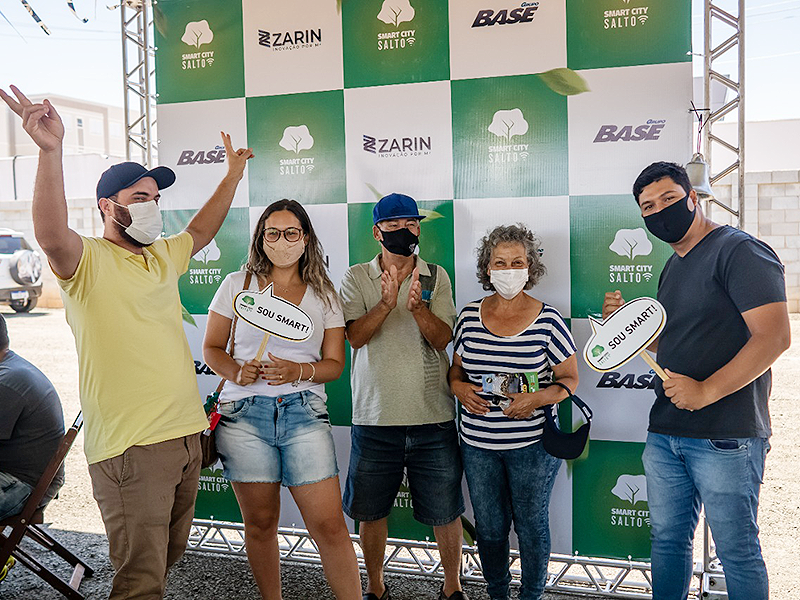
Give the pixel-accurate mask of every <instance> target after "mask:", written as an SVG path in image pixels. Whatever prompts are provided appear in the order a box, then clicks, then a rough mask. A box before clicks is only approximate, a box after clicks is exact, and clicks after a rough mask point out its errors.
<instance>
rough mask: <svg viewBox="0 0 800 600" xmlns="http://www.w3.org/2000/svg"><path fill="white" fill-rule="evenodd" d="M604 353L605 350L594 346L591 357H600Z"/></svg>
mask: <svg viewBox="0 0 800 600" xmlns="http://www.w3.org/2000/svg"><path fill="white" fill-rule="evenodd" d="M605 351H606V349H605V348H603V347H602V346H595V347H594V348H592V356H600V355H601V354H602V353H603V352H605Z"/></svg>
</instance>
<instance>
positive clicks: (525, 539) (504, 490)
mask: <svg viewBox="0 0 800 600" xmlns="http://www.w3.org/2000/svg"><path fill="white" fill-rule="evenodd" d="M461 455H462V457H463V460H464V472H465V473H466V475H467V485H468V486H469V497H470V500H471V501H472V508H473V510H474V512H475V529H476V530H477V533H478V554H479V555H480V557H481V567H482V570H483V578H484V579H485V580H486V584H487V591H488V592H489V597H490V598H492V600H506V599H507V598H508V588H509V584H510V583H511V572H510V571H509V569H508V561H509V541H508V535H509V533H510V532H511V521H512V520H513V521H514V530H515V531H516V532H517V538H518V539H519V555H520V562H521V564H522V587H521V588H520V594H519V597H520V600H539V599H540V598H541V597H542V593H543V592H544V586H545V584H546V583H547V563H548V561H549V559H550V495H551V493H552V491H553V484H554V483H555V479H556V473H558V468H559V466H560V465H561V461H560V460H559V459H557V458H555V457H553V456H550V455H549V454H548V453H547V452H545V450H544V447H543V446H542V444H541V442H538V443H534V444H530V445H528V446H525V447H523V448H517V449H515V450H484V449H483V448H477V447H475V446H471V445H469V444H467V443H465V442H464V441H463V440H462V443H461Z"/></svg>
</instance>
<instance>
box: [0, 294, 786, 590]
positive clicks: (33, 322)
mask: <svg viewBox="0 0 800 600" xmlns="http://www.w3.org/2000/svg"><path fill="white" fill-rule="evenodd" d="M0 311H2V312H3V315H4V316H5V317H6V320H7V322H8V329H9V336H10V338H11V348H12V349H13V350H15V351H16V352H18V353H19V354H20V355H22V356H23V357H25V358H26V359H28V360H29V361H31V362H33V363H34V364H36V365H37V366H38V367H39V368H40V369H41V370H42V371H43V372H44V373H45V374H46V375H47V376H48V377H49V378H50V380H51V381H52V382H53V384H54V385H55V387H56V389H57V390H58V392H59V394H60V396H61V400H62V403H63V405H64V414H65V421H67V422H68V423H71V422H72V420H73V419H74V417H75V415H76V414H77V413H78V410H79V401H78V391H77V390H78V372H77V358H76V355H75V345H74V340H73V338H72V334H71V332H70V330H69V327H68V326H67V324H66V321H65V320H64V311H63V310H46V309H41V310H36V311H34V312H33V313H31V314H27V315H17V314H14V313H12V312H10V310H9V309H8V308H7V307H3V308H2V309H0ZM792 333H793V339H794V340H795V343H794V344H793V345H792V347H791V348H790V349H789V350H788V351H787V352H786V353H785V354H784V355H783V356H782V357H781V358H780V359H779V360H778V362H777V363H776V365H775V366H774V368H773V372H774V388H773V393H772V399H771V413H772V422H773V429H774V435H773V437H772V439H771V443H772V450H771V452H770V454H769V457H768V459H767V469H766V471H767V472H766V475H765V483H764V487H763V488H762V492H761V510H760V517H759V523H760V525H761V543H762V546H763V548H764V556H765V558H766V561H767V568H768V569H769V572H770V581H771V589H772V593H771V598H772V599H773V600H795V599H796V598H798V597H800V569H798V561H797V540H798V539H800V470H798V468H797V465H798V464H800V402H798V400H800V315H792ZM66 470H67V483H66V484H65V486H64V487H63V488H62V490H61V494H60V498H59V500H57V501H55V502H53V503H52V504H51V505H50V507H49V508H48V510H47V515H46V517H47V520H48V522H50V523H51V524H52V525H51V527H50V531H51V533H52V534H53V536H54V537H56V538H57V539H59V540H61V541H62V542H63V543H64V544H65V545H66V546H67V547H68V548H70V549H72V550H73V551H75V552H76V553H77V554H79V555H80V556H82V557H83V558H84V559H86V560H87V561H88V562H89V563H90V564H92V565H93V566H94V568H95V571H96V572H95V575H94V576H93V577H91V578H89V579H86V580H84V582H83V584H82V585H81V591H82V592H83V593H84V594H85V595H86V598H89V599H92V600H100V599H102V598H107V597H108V591H109V590H110V583H111V577H112V574H113V571H112V569H111V565H110V564H109V562H108V555H107V553H108V546H107V543H106V540H105V535H104V530H103V523H102V521H101V519H100V514H99V511H98V510H97V505H96V504H95V502H94V499H93V498H92V492H91V484H90V482H89V477H88V472H87V469H86V459H85V458H84V455H83V436H82V435H79V436H78V439H77V440H76V442H75V446H74V447H73V449H72V451H71V452H70V454H69V455H68V456H67V461H66ZM696 546H699V544H696ZM697 550H699V548H696V554H698V552H697ZM282 576H283V589H284V597H285V598H286V600H306V599H310V598H333V596H332V594H331V593H330V591H329V590H328V588H327V585H326V584H325V579H324V577H323V575H322V570H321V569H320V568H319V567H316V566H307V565H297V564H284V565H283V567H282ZM387 580H388V582H389V586H390V587H391V589H392V596H393V598H396V599H397V600H416V599H421V598H435V597H436V593H437V590H438V587H439V585H440V583H439V582H438V581H436V580H426V579H421V578H418V577H412V576H398V575H389V576H387ZM466 589H467V592H468V593H469V595H470V597H471V598H473V600H484V599H486V598H487V596H486V594H485V591H484V589H485V588H484V586H481V585H471V584H470V585H468V586H467V587H466ZM549 597H550V598H553V599H555V598H559V599H568V598H570V597H569V596H566V595H562V594H558V595H551V596H549ZM0 598H9V599H11V598H14V599H20V600H28V599H36V600H50V599H53V600H55V599H58V598H62V596H60V595H59V594H58V593H56V592H55V591H54V590H52V589H51V588H50V587H49V586H48V585H47V584H45V583H44V582H43V581H42V580H41V579H39V578H38V577H36V576H34V575H33V574H32V573H30V572H29V571H28V570H27V569H25V568H24V567H22V566H20V565H18V566H17V567H15V568H14V569H13V570H12V571H11V573H10V574H9V576H8V579H7V580H6V581H4V582H3V583H2V584H0ZM165 598H168V599H171V600H177V599H187V598H202V599H206V598H207V599H211V598H229V599H232V600H234V599H235V600H240V599H241V600H250V599H252V600H257V599H258V598H259V595H258V591H257V588H256V586H255V582H254V581H253V578H252V576H251V574H250V569H249V567H248V565H247V562H246V561H245V560H244V559H243V558H237V557H228V556H213V555H208V554H198V553H190V554H187V555H186V556H185V557H184V558H183V559H182V560H181V561H180V562H179V563H178V564H177V565H176V566H175V567H174V568H173V569H172V571H171V572H170V576H169V581H168V583H167V592H166V595H165Z"/></svg>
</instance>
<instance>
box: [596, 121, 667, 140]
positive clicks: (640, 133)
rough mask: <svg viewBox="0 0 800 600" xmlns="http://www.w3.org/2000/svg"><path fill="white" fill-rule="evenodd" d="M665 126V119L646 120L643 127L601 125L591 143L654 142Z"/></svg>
mask: <svg viewBox="0 0 800 600" xmlns="http://www.w3.org/2000/svg"><path fill="white" fill-rule="evenodd" d="M666 125H667V121H666V120H665V119H647V123H645V124H643V125H623V126H619V125H601V126H600V131H598V132H597V135H596V136H595V137H594V142H593V143H595V144H597V143H599V142H643V141H644V142H647V141H654V140H657V139H658V138H659V136H660V135H661V130H662V129H664V127H665V126H666Z"/></svg>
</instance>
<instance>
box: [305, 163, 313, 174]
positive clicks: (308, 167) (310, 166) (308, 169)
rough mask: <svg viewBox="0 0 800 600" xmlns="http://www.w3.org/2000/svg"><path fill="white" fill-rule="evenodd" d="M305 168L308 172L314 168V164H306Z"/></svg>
mask: <svg viewBox="0 0 800 600" xmlns="http://www.w3.org/2000/svg"><path fill="white" fill-rule="evenodd" d="M306 170H307V171H308V172H309V173H310V172H311V171H313V170H314V165H308V166H307V167H306Z"/></svg>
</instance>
